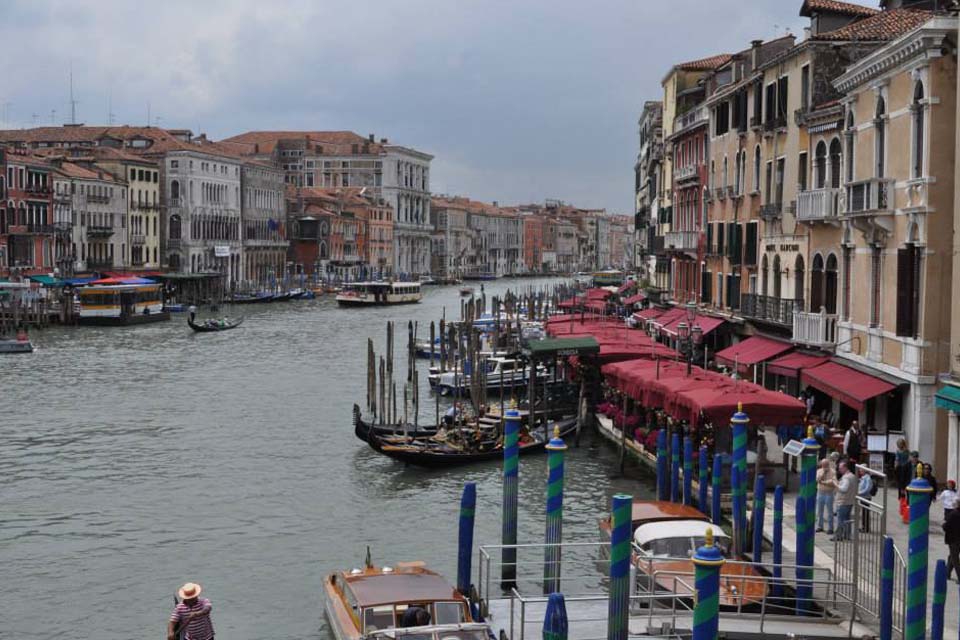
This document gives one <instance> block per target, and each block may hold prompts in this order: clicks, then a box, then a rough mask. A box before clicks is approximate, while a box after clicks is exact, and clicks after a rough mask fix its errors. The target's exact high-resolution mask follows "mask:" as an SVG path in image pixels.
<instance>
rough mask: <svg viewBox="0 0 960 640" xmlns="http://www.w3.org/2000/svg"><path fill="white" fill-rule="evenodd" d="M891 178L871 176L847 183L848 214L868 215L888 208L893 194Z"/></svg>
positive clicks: (846, 212)
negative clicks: (867, 178)
mask: <svg viewBox="0 0 960 640" xmlns="http://www.w3.org/2000/svg"><path fill="white" fill-rule="evenodd" d="M892 185H893V180H887V179H884V178H871V179H869V180H860V181H859V182H851V183H850V184H848V185H847V207H846V211H845V212H844V213H845V214H846V215H848V216H857V215H870V214H873V213H876V212H886V211H889V210H890V205H891V204H892V195H893V188H892Z"/></svg>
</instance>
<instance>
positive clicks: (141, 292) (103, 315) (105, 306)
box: [77, 281, 170, 325]
mask: <svg viewBox="0 0 960 640" xmlns="http://www.w3.org/2000/svg"><path fill="white" fill-rule="evenodd" d="M162 288H163V287H162V285H160V284H156V283H151V282H149V281H148V282H147V283H143V284H103V285H87V286H85V287H81V288H79V289H78V290H77V298H78V299H79V301H80V324H105V325H126V324H139V323H143V322H156V321H159V320H169V319H170V314H169V313H168V312H167V311H166V310H164V308H163V291H162Z"/></svg>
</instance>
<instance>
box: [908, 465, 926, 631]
mask: <svg viewBox="0 0 960 640" xmlns="http://www.w3.org/2000/svg"><path fill="white" fill-rule="evenodd" d="M931 491H933V487H931V486H930V483H929V482H927V480H926V478H924V477H923V465H917V477H916V478H914V479H913V481H912V482H911V483H910V484H909V485H907V496H908V497H909V500H910V528H909V532H910V533H909V535H910V542H909V545H908V547H907V621H906V625H905V628H904V632H903V640H923V638H924V636H925V635H926V620H927V552H928V549H929V545H930V492H931Z"/></svg>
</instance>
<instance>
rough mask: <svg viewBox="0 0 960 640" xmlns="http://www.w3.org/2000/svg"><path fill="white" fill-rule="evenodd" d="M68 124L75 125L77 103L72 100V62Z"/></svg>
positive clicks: (71, 64)
mask: <svg viewBox="0 0 960 640" xmlns="http://www.w3.org/2000/svg"><path fill="white" fill-rule="evenodd" d="M70 124H77V101H76V100H74V98H73V62H71V63H70Z"/></svg>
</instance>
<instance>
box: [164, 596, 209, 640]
mask: <svg viewBox="0 0 960 640" xmlns="http://www.w3.org/2000/svg"><path fill="white" fill-rule="evenodd" d="M211 609H213V605H212V604H210V601H209V600H207V599H206V598H198V599H197V601H196V602H194V603H193V605H188V604H186V603H183V602H181V603H179V604H178V605H177V606H176V608H175V609H174V610H173V613H171V614H170V622H172V623H173V624H174V626H176V625H177V623H179V622H180V620H182V619H184V618H186V617H187V615H189V614H191V613H194V612H197V611H206V615H201V616H197V617H195V618H194V619H193V620H191V621H190V622H188V623H187V628H186V630H185V632H182V633H181V636H180V637H181V638H183V640H211V639H212V638H213V622H211V621H210V610H211Z"/></svg>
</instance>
